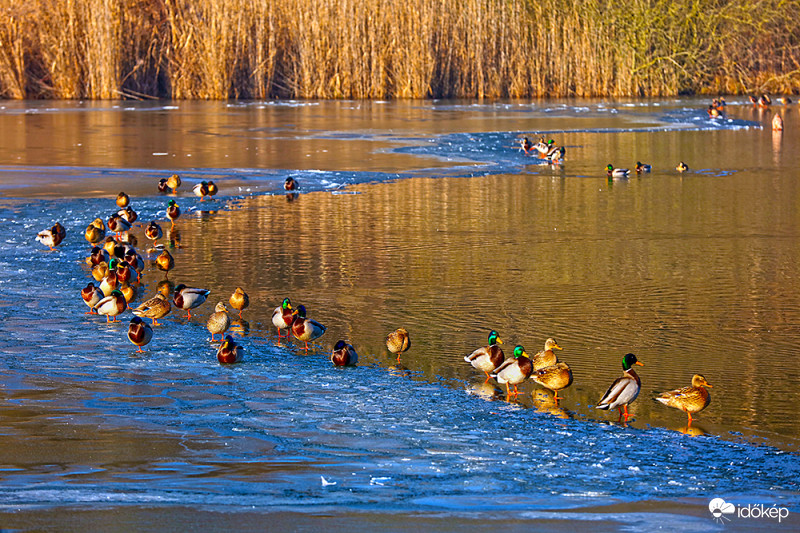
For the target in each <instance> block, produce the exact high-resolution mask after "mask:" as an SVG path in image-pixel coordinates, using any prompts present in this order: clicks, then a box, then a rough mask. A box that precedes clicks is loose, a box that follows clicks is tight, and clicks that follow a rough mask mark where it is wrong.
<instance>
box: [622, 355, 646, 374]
mask: <svg viewBox="0 0 800 533" xmlns="http://www.w3.org/2000/svg"><path fill="white" fill-rule="evenodd" d="M633 365H639V366H644V363H640V362H639V360H638V359H636V356H635V355H634V354H632V353H626V354H625V355H624V356H623V357H622V370H630V369H631V367H632V366H633Z"/></svg>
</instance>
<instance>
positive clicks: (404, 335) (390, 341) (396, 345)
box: [386, 328, 411, 363]
mask: <svg viewBox="0 0 800 533" xmlns="http://www.w3.org/2000/svg"><path fill="white" fill-rule="evenodd" d="M386 348H387V349H388V350H389V351H390V352H392V353H393V354H397V362H398V363H399V362H400V354H402V353H403V352H405V351H407V350H408V349H409V348H411V337H410V336H409V335H408V331H407V330H406V329H405V328H398V329H396V330H394V331H393V332H391V333H389V335H387V336H386Z"/></svg>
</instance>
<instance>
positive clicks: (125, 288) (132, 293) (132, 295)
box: [117, 282, 137, 304]
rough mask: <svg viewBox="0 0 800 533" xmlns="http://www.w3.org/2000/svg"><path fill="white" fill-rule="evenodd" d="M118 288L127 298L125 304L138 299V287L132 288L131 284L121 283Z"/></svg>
mask: <svg viewBox="0 0 800 533" xmlns="http://www.w3.org/2000/svg"><path fill="white" fill-rule="evenodd" d="M117 288H118V289H119V290H120V292H121V293H122V295H123V296H124V297H125V303H128V304H129V303H131V302H132V301H133V300H135V299H136V294H137V291H136V287H134V286H132V285H131V284H129V283H127V282H126V283H120V284H119V285H118V286H117Z"/></svg>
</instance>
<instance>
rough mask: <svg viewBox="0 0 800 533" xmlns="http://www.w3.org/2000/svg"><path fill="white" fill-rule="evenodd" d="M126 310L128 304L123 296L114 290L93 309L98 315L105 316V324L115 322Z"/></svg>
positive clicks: (117, 290)
mask: <svg viewBox="0 0 800 533" xmlns="http://www.w3.org/2000/svg"><path fill="white" fill-rule="evenodd" d="M127 308H128V302H127V301H125V295H124V294H122V291H120V290H119V289H114V290H113V291H111V294H109V295H108V296H106V297H105V298H103V299H102V300H100V301H99V302H97V303H96V304H95V306H94V308H93V309H94V311H95V312H96V313H97V314H98V315H105V316H106V322H116V321H117V315H119V314H121V313H122V312H123V311H125V309H127Z"/></svg>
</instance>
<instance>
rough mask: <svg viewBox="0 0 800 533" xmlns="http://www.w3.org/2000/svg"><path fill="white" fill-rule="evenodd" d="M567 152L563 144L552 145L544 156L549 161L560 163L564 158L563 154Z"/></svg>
mask: <svg viewBox="0 0 800 533" xmlns="http://www.w3.org/2000/svg"><path fill="white" fill-rule="evenodd" d="M566 153H567V149H566V148H564V147H563V146H554V147H553V148H552V149H551V150H550V151H549V152H547V154H546V155H545V156H544V158H545V159H546V160H548V161H550V162H551V163H560V162H561V161H563V160H564V155H565V154H566Z"/></svg>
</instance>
